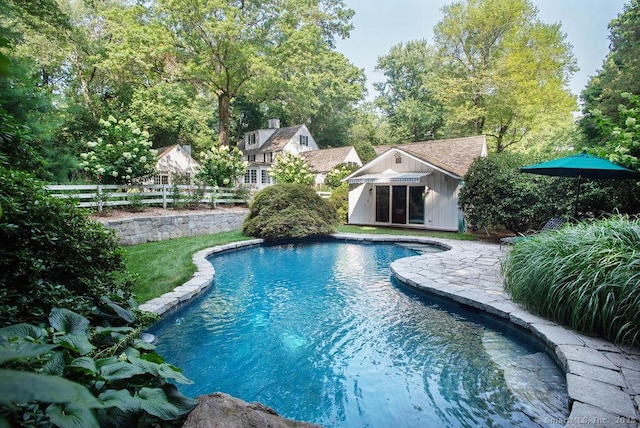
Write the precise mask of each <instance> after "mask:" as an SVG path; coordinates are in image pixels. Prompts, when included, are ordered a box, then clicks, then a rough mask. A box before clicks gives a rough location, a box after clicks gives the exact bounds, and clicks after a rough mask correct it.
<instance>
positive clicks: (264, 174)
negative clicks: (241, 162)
mask: <svg viewBox="0 0 640 428" xmlns="http://www.w3.org/2000/svg"><path fill="white" fill-rule="evenodd" d="M260 178H261V181H262V184H269V174H268V173H267V170H266V169H263V170H262V171H261V177H260Z"/></svg>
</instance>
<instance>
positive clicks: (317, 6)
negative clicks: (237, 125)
mask: <svg viewBox="0 0 640 428" xmlns="http://www.w3.org/2000/svg"><path fill="white" fill-rule="evenodd" d="M158 4H159V5H160V7H159V9H158V11H159V13H160V18H161V19H162V21H164V22H166V23H168V26H169V28H170V30H171V32H172V33H173V34H174V37H175V40H176V43H177V46H178V51H179V55H180V60H181V61H182V62H183V63H184V64H185V66H184V73H185V74H184V76H185V78H187V79H190V80H191V81H192V82H194V83H195V84H196V85H200V86H203V87H205V88H207V89H208V90H210V91H211V92H212V93H214V94H215V95H216V97H217V107H218V118H219V123H218V130H219V138H218V139H219V143H220V144H225V145H226V144H228V142H229V130H230V111H231V102H232V101H233V99H235V98H236V97H237V96H239V95H244V94H246V93H248V92H251V91H252V90H257V89H258V90H259V89H260V88H261V87H264V85H266V84H267V83H268V84H271V85H276V86H275V87H279V86H281V85H282V84H283V83H284V82H286V79H284V78H283V72H285V71H286V69H287V67H288V66H289V63H290V62H291V60H292V59H294V60H297V61H299V60H300V59H301V58H306V59H307V60H309V61H311V59H312V58H313V55H314V54H315V52H316V50H317V49H318V48H320V47H322V46H325V45H328V46H333V43H334V37H336V36H341V37H343V36H346V35H348V32H349V30H350V28H351V26H350V24H349V19H350V18H351V16H352V14H353V11H351V10H349V9H346V8H345V7H344V5H343V2H342V0H312V1H306V0H305V1H303V0H268V1H257V0H231V1H229V0H207V1H196V0H158Z"/></svg>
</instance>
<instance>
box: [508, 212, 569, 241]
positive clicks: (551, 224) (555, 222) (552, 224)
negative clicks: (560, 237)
mask: <svg viewBox="0 0 640 428" xmlns="http://www.w3.org/2000/svg"><path fill="white" fill-rule="evenodd" d="M564 223H565V221H564V219H562V218H560V217H551V218H550V219H549V221H548V222H546V223H545V225H544V226H542V229H540V230H528V231H527V232H526V233H524V234H520V235H518V236H506V237H504V238H500V248H502V245H513V244H515V243H516V242H518V241H520V240H522V239H527V238H529V237H531V235H535V234H538V233H540V232H545V231H548V230H555V229H559V228H561V227H562V226H563V225H564Z"/></svg>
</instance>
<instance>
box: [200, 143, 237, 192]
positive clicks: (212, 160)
mask: <svg viewBox="0 0 640 428" xmlns="http://www.w3.org/2000/svg"><path fill="white" fill-rule="evenodd" d="M246 169H247V162H244V161H243V160H242V152H241V151H240V150H239V149H238V148H237V147H233V148H230V147H229V146H224V145H221V146H213V147H211V149H210V150H208V151H206V152H204V153H202V155H201V157H200V170H199V171H198V174H197V175H196V178H197V179H198V180H200V181H202V182H204V183H205V184H207V185H209V186H221V187H222V186H227V187H230V186H233V185H235V183H236V181H237V180H238V178H240V177H241V176H242V175H243V174H244V173H245V170H246Z"/></svg>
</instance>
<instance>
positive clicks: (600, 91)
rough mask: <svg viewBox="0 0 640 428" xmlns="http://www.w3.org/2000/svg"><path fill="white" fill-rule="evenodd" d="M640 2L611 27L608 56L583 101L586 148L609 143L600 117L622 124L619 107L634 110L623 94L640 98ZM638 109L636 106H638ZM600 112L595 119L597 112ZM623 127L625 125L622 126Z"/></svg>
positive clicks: (633, 3) (633, 0)
mask: <svg viewBox="0 0 640 428" xmlns="http://www.w3.org/2000/svg"><path fill="white" fill-rule="evenodd" d="M639 28H640V1H638V0H630V1H629V3H628V4H627V5H625V7H624V10H623V12H622V13H621V14H620V15H618V17H616V18H615V19H613V20H612V21H611V22H610V23H609V32H610V34H609V39H610V40H611V43H610V45H609V54H608V55H607V58H606V59H605V60H604V63H603V68H602V70H600V71H599V72H598V73H597V74H596V75H595V76H593V77H592V78H591V79H590V80H589V83H588V84H587V86H586V88H585V89H584V90H583V91H582V94H581V97H582V100H583V101H584V106H583V110H582V111H583V114H584V116H583V118H582V119H581V120H580V129H581V130H582V132H583V134H584V135H585V137H586V139H587V145H589V146H598V145H601V144H602V143H604V142H605V141H606V140H607V139H608V133H607V130H608V129H609V128H607V127H602V126H600V124H599V122H600V121H601V119H600V117H606V118H607V119H608V120H610V121H612V122H613V123H618V122H619V121H620V115H619V112H620V110H619V106H620V105H622V106H625V108H634V106H632V104H631V99H632V98H630V97H627V98H625V97H623V96H622V94H624V93H631V94H635V95H640V79H638V76H640V30H638V29H639ZM636 107H637V106H636ZM595 111H598V113H597V114H595V115H594V112H595ZM621 125H622V126H624V124H621Z"/></svg>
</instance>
